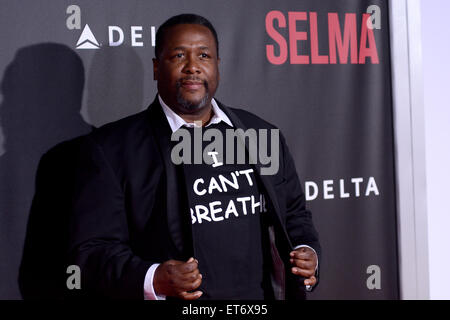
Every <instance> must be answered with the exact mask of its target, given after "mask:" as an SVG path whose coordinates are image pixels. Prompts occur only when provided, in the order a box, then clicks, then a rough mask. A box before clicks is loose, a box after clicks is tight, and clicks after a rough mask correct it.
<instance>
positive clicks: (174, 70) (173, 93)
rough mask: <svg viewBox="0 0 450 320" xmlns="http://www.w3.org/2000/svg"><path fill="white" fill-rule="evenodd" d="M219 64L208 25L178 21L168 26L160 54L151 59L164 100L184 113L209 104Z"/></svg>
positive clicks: (217, 77) (192, 112)
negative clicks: (174, 24) (178, 23)
mask: <svg viewBox="0 0 450 320" xmlns="http://www.w3.org/2000/svg"><path fill="white" fill-rule="evenodd" d="M218 63H219V59H218V57H217V48H216V42H215V40H214V36H213V34H212V32H211V31H210V30H209V29H208V28H207V27H204V26H202V25H197V24H180V25H176V26H173V27H171V28H169V29H168V30H167V31H166V34H165V36H164V41H163V47H162V48H161V54H160V56H159V57H157V58H156V59H153V70H154V71H153V72H154V78H155V80H157V81H158V92H159V94H160V95H161V97H162V99H163V101H164V102H165V103H167V104H168V105H169V107H171V108H172V109H175V110H174V111H175V112H177V111H178V112H181V113H184V114H186V113H191V114H195V113H198V112H199V111H201V110H202V109H203V108H205V107H208V106H210V104H211V99H212V98H213V97H214V94H215V92H216V90H217V86H218V84H219V68H218Z"/></svg>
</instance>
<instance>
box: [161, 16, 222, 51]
mask: <svg viewBox="0 0 450 320" xmlns="http://www.w3.org/2000/svg"><path fill="white" fill-rule="evenodd" d="M179 24H198V25H201V26H204V27H207V28H208V29H209V30H210V31H211V33H212V34H213V36H214V40H215V41H216V48H217V57H219V39H218V37H217V32H216V30H215V29H214V27H213V25H212V24H211V22H209V21H208V19H206V18H204V17H202V16H199V15H197V14H192V13H184V14H180V15H177V16H173V17H171V18H169V19H168V20H167V21H166V22H164V23H163V24H162V25H161V26H160V27H159V28H158V31H157V32H156V40H155V57H156V58H157V59H158V58H159V55H160V54H161V51H162V47H163V45H164V40H165V39H164V37H165V34H166V32H167V30H168V29H170V28H171V27H173V26H176V25H179Z"/></svg>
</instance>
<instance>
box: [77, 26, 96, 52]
mask: <svg viewBox="0 0 450 320" xmlns="http://www.w3.org/2000/svg"><path fill="white" fill-rule="evenodd" d="M77 49H100V45H99V44H98V41H97V39H95V37H94V34H93V33H92V31H91V28H89V25H87V24H86V25H85V26H84V29H83V32H82V33H81V36H80V38H79V39H78V42H77Z"/></svg>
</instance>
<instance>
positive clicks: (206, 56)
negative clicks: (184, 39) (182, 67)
mask: <svg viewBox="0 0 450 320" xmlns="http://www.w3.org/2000/svg"><path fill="white" fill-rule="evenodd" d="M200 57H202V58H208V57H209V55H208V54H207V53H202V54H200Z"/></svg>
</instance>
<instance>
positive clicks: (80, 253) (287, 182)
mask: <svg viewBox="0 0 450 320" xmlns="http://www.w3.org/2000/svg"><path fill="white" fill-rule="evenodd" d="M219 106H220V108H221V109H222V110H223V111H224V112H225V113H226V114H227V115H228V117H229V118H230V120H231V121H232V122H233V124H234V126H235V127H236V128H242V129H243V130H244V131H245V130H247V128H254V129H275V127H274V126H273V125H271V124H269V123H267V122H266V121H264V120H262V119H261V118H259V117H257V116H255V115H253V114H251V113H249V112H247V111H244V110H240V109H235V108H229V107H227V106H225V105H223V104H221V103H219ZM171 133H172V132H171V129H170V127H169V124H168V122H167V119H166V117H165V114H164V112H163V110H162V108H161V106H160V104H159V101H158V99H155V101H154V102H153V103H152V104H151V105H150V107H149V108H148V109H147V110H145V111H143V112H141V113H138V114H136V115H132V116H130V117H127V118H125V119H122V120H119V121H116V122H114V123H110V124H107V125H105V126H103V127H101V128H99V129H97V130H95V131H94V132H93V133H91V134H89V135H88V136H86V139H85V142H84V144H83V145H82V147H81V153H80V158H79V165H78V170H79V171H78V174H77V178H76V185H75V188H74V190H75V191H74V194H73V203H72V209H73V210H72V213H71V217H70V226H69V230H70V231H69V248H70V250H69V255H68V261H67V262H68V264H76V265H78V266H80V268H81V276H82V277H81V279H82V282H81V290H80V292H82V293H83V295H85V294H88V295H89V296H93V295H94V296H102V297H110V298H127V299H130V298H131V299H143V286H144V278H145V274H146V272H147V270H148V268H149V267H150V266H151V265H152V264H154V263H161V262H164V261H167V260H169V259H177V260H186V259H188V258H189V257H190V256H191V255H192V252H193V250H192V241H191V240H190V235H189V232H188V231H186V230H188V229H189V228H186V226H187V225H189V223H190V221H189V219H190V216H189V215H188V214H186V212H188V206H187V202H186V192H185V190H184V189H185V187H184V186H183V185H182V184H180V183H179V179H178V178H179V174H180V172H179V170H180V166H175V165H174V164H173V163H172V162H171V158H170V153H171V147H172V145H173V142H171V140H170V136H171ZM246 142H248V141H246ZM269 148H270V146H269ZM269 150H270V149H269ZM279 153H280V155H279V156H280V162H279V163H280V167H279V170H278V173H277V174H275V175H272V176H268V175H266V176H264V175H260V174H257V176H258V177H259V179H260V182H261V184H262V185H263V186H264V189H265V193H266V199H269V200H268V201H267V203H268V205H269V210H268V212H269V215H270V221H271V226H270V228H271V232H270V233H271V234H272V236H273V237H271V240H272V241H273V242H274V244H275V248H276V249H277V250H275V252H272V257H273V259H274V263H275V264H274V266H275V269H274V271H275V270H278V271H277V273H278V274H277V277H275V278H277V279H278V280H280V279H281V283H280V281H278V283H274V287H277V288H278V289H281V290H282V291H283V292H285V295H284V296H283V294H284V293H281V294H282V295H281V296H279V297H281V298H283V297H284V298H286V299H290V298H297V299H302V298H304V297H305V295H304V286H303V284H302V279H300V278H299V277H297V276H293V275H292V274H291V272H290V263H289V252H290V251H291V250H292V249H293V247H295V246H296V245H300V244H306V245H309V246H311V247H313V248H314V249H315V250H316V252H317V253H318V255H319V257H320V245H319V241H318V235H317V232H316V230H315V228H314V226H313V222H312V218H311V213H310V212H309V211H308V210H306V209H305V198H304V194H303V191H302V188H301V185H300V182H299V179H298V177H297V173H296V170H295V166H294V162H293V159H292V157H291V155H290V153H289V151H288V148H287V146H286V142H285V140H284V138H283V136H282V135H280V152H279ZM255 167H256V172H257V173H259V172H260V171H259V170H260V168H261V164H259V163H257V164H255ZM182 213H183V214H182ZM277 251H278V252H277ZM278 256H279V257H281V260H282V261H280V260H278V261H277V257H278ZM278 259H279V258H278ZM277 267H278V268H277ZM280 267H281V268H280ZM280 272H281V273H282V275H281V277H280Z"/></svg>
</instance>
